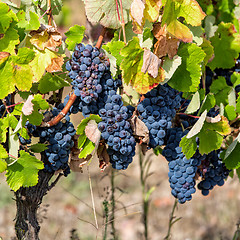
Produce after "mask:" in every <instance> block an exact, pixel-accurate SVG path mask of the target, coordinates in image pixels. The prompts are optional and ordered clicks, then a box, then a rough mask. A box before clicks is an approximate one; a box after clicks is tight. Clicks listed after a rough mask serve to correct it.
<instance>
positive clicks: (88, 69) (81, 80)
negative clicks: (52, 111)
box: [66, 43, 109, 104]
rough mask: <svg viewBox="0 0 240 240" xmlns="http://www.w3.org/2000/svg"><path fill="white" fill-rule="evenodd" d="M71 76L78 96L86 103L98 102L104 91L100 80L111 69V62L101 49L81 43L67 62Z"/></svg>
mask: <svg viewBox="0 0 240 240" xmlns="http://www.w3.org/2000/svg"><path fill="white" fill-rule="evenodd" d="M66 69H67V70H68V71H69V77H70V78H71V79H73V81H72V83H71V84H72V86H73V89H74V93H75V95H76V96H78V97H79V98H80V100H81V101H83V102H84V103H86V104H90V103H91V102H96V100H97V99H98V94H100V93H101V92H102V85H101V84H100V80H101V78H102V76H103V74H104V72H105V70H107V69H109V62H108V61H107V60H106V59H105V56H104V55H103V53H100V52H99V49H98V48H96V47H92V46H91V45H89V44H88V45H86V46H84V45H83V44H82V43H79V44H77V45H76V47H75V51H74V52H73V54H72V59H70V60H69V61H68V62H67V63H66Z"/></svg>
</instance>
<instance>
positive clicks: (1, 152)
mask: <svg viewBox="0 0 240 240" xmlns="http://www.w3.org/2000/svg"><path fill="white" fill-rule="evenodd" d="M5 158H8V154H7V151H6V149H5V148H4V147H3V145H2V144H0V173H2V172H4V171H5V170H6V169H7V163H6V161H5V160H4V159H5Z"/></svg>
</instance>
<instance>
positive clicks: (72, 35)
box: [65, 25, 86, 51]
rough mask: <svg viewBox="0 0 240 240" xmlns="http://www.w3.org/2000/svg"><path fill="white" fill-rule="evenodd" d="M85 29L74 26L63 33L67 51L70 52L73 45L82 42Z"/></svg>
mask: <svg viewBox="0 0 240 240" xmlns="http://www.w3.org/2000/svg"><path fill="white" fill-rule="evenodd" d="M85 30H86V28H85V27H84V26H79V25H74V26H73V27H70V28H69V30H68V31H67V32H66V33H65V35H66V37H67V39H66V43H67V46H68V50H70V51H72V50H74V48H75V45H76V44H78V43H80V42H81V41H82V40H83V37H84V33H85Z"/></svg>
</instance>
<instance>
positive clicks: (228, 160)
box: [223, 135, 240, 170]
mask: <svg viewBox="0 0 240 240" xmlns="http://www.w3.org/2000/svg"><path fill="white" fill-rule="evenodd" d="M239 154H240V142H239V135H238V137H237V138H236V139H235V140H234V141H233V142H232V143H231V145H230V146H229V147H228V149H227V151H226V153H225V157H224V160H223V162H224V163H225V165H226V167H227V168H228V169H230V170H231V169H238V168H239V167H240V159H239Z"/></svg>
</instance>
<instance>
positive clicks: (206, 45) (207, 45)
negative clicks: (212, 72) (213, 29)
mask: <svg viewBox="0 0 240 240" xmlns="http://www.w3.org/2000/svg"><path fill="white" fill-rule="evenodd" d="M200 47H201V48H202V50H203V51H204V52H205V54H206V56H205V58H204V60H203V62H204V65H207V64H208V61H209V60H210V59H211V58H212V56H213V53H214V51H213V46H212V44H211V42H210V41H208V40H207V39H205V38H203V43H202V44H201V45H200Z"/></svg>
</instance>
